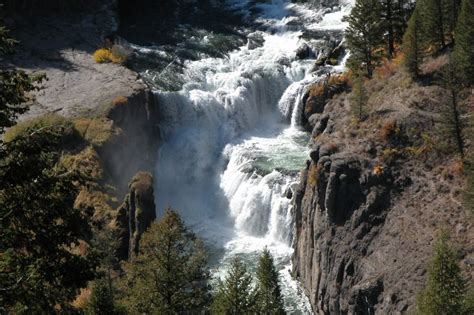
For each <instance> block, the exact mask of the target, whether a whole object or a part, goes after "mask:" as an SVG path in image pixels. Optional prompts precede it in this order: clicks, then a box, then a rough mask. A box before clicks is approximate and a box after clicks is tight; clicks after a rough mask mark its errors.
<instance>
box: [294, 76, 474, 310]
mask: <svg viewBox="0 0 474 315" xmlns="http://www.w3.org/2000/svg"><path fill="white" fill-rule="evenodd" d="M402 79H403V76H401V75H395V76H394V77H392V78H390V79H389V80H385V81H383V82H380V83H379V82H374V83H372V84H378V85H380V87H377V88H378V89H379V90H380V92H379V94H375V95H377V99H376V101H377V103H371V104H369V106H372V107H371V110H372V114H371V116H370V117H368V118H367V119H366V120H365V121H364V122H357V121H356V120H355V118H353V116H352V115H351V106H350V95H348V94H345V93H343V94H341V95H338V96H335V97H334V98H333V99H332V100H330V101H329V102H328V103H327V104H326V103H325V102H321V101H322V100H321V99H320V100H319V103H318V106H316V107H315V106H313V105H314V104H311V102H312V101H311V99H310V98H309V97H308V98H306V99H305V101H306V104H305V105H306V106H307V107H308V108H317V109H318V110H317V111H315V114H313V116H312V117H310V118H309V119H308V124H309V126H310V127H311V128H313V134H312V136H313V140H312V151H311V154H310V158H311V159H310V160H309V161H307V165H306V167H305V169H304V170H303V171H302V175H301V181H300V185H299V188H298V189H297V191H296V193H295V210H294V218H295V242H294V249H295V252H294V256H293V272H294V275H295V276H296V277H297V278H298V279H299V280H300V281H301V283H302V285H303V287H304V289H305V291H306V293H307V295H308V296H309V298H310V302H311V305H312V307H313V310H314V311H315V313H316V314H402V313H403V314H404V313H407V312H410V311H413V310H414V304H415V296H416V293H417V292H418V290H419V289H420V288H421V287H422V286H423V285H424V283H425V280H426V278H425V277H426V266H427V263H428V261H429V259H430V257H431V255H432V249H431V248H432V245H433V243H434V240H435V239H436V235H437V232H438V231H439V229H440V228H447V229H448V230H450V231H451V235H452V237H453V241H454V242H455V244H456V245H457V246H458V247H459V248H462V251H461V253H462V259H461V266H464V268H465V270H466V273H469V272H468V270H469V267H468V265H470V264H472V263H471V262H470V261H471V259H472V257H473V256H474V251H473V250H472V248H474V247H473V245H474V244H473V240H474V235H473V233H474V231H473V229H472V225H471V224H470V221H469V220H468V219H467V218H466V216H467V214H466V212H465V210H464V209H463V207H462V203H461V201H462V199H461V198H462V194H461V193H460V188H461V187H462V182H461V181H462V177H460V176H457V175H455V173H453V171H451V170H450V168H449V167H450V166H449V165H450V164H449V163H455V161H456V158H455V156H454V155H451V154H449V153H440V152H439V151H436V150H435V149H434V148H433V147H432V146H430V145H429V144H428V142H427V141H429V140H427V139H428V138H427V137H428V135H429V136H432V137H435V136H436V135H435V134H434V133H433V126H434V125H433V124H434V119H433V117H435V116H434V115H435V114H434V113H433V111H434V110H436V108H437V106H439V104H434V103H433V100H438V101H437V102H441V101H443V98H442V96H441V95H443V94H441V91H440V90H439V89H437V88H425V87H418V86H416V85H414V86H412V87H410V88H406V89H404V90H403V91H400V90H394V89H391V88H390V84H397V82H398V81H397V80H402ZM420 108H423V109H424V110H420ZM451 159H452V160H451ZM446 161H452V162H446ZM447 164H448V165H447ZM446 165H447V166H446ZM453 165H454V164H453ZM471 270H472V269H471ZM471 276H472V272H471Z"/></svg>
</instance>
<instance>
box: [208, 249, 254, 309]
mask: <svg viewBox="0 0 474 315" xmlns="http://www.w3.org/2000/svg"><path fill="white" fill-rule="evenodd" d="M252 282H253V280H252V275H251V274H250V273H249V271H248V270H247V267H246V266H245V264H244V263H243V261H242V259H241V258H240V257H238V256H236V257H234V258H233V259H232V261H231V264H230V267H229V270H228V272H227V276H226V278H225V279H224V280H219V283H218V285H217V293H216V295H215V297H214V302H213V304H212V313H214V314H232V315H243V314H252V313H256V312H257V291H256V289H255V288H254V286H253V284H252Z"/></svg>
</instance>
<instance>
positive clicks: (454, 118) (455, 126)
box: [440, 56, 466, 158]
mask: <svg viewBox="0 0 474 315" xmlns="http://www.w3.org/2000/svg"><path fill="white" fill-rule="evenodd" d="M440 79H441V80H440V83H441V85H442V86H443V87H444V88H445V89H446V90H447V91H448V101H447V102H446V103H444V104H443V106H442V107H441V125H442V128H441V129H440V130H441V131H442V132H443V134H446V135H448V137H447V138H446V140H447V142H448V144H450V143H454V146H455V147H456V149H457V151H458V153H459V155H460V156H461V158H464V151H465V138H464V137H465V129H466V122H465V119H464V118H463V111H462V108H461V107H460V104H459V100H460V94H461V84H460V80H459V76H458V74H457V73H456V68H455V67H454V64H453V62H452V60H451V56H449V61H448V63H447V64H446V66H445V67H444V68H443V70H442V71H441V78H440Z"/></svg>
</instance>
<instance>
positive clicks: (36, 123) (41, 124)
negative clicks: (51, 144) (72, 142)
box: [4, 113, 73, 142]
mask: <svg viewBox="0 0 474 315" xmlns="http://www.w3.org/2000/svg"><path fill="white" fill-rule="evenodd" d="M72 127H73V125H72V122H71V121H70V120H69V119H67V118H65V117H63V116H60V115H58V114H54V113H53V114H46V115H43V116H38V117H35V118H33V119H29V120H25V121H23V122H21V123H19V124H17V125H15V126H13V127H11V128H10V129H8V130H7V131H6V132H5V135H4V140H5V141H6V142H10V141H12V140H13V139H15V138H16V137H18V136H19V135H22V134H24V133H25V132H27V131H28V132H34V131H35V130H39V129H44V128H54V129H55V130H56V131H58V132H61V133H64V134H66V133H68V132H71V131H72V130H73V128H72Z"/></svg>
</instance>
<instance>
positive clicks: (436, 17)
mask: <svg viewBox="0 0 474 315" xmlns="http://www.w3.org/2000/svg"><path fill="white" fill-rule="evenodd" d="M444 1H446V0H422V2H421V12H420V13H421V16H422V22H423V33H424V38H425V40H426V41H427V43H429V44H434V45H435V46H436V47H437V48H438V49H443V48H445V47H446V41H445V38H444V37H445V29H446V23H447V22H446V16H445V14H444Z"/></svg>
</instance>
